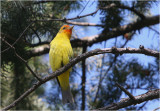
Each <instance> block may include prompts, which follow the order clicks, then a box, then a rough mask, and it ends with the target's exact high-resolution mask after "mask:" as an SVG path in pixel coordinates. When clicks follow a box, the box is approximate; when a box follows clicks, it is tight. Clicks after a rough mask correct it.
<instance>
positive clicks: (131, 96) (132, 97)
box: [116, 83, 136, 101]
mask: <svg viewBox="0 0 160 111" xmlns="http://www.w3.org/2000/svg"><path fill="white" fill-rule="evenodd" d="M116 85H117V86H118V87H119V88H120V89H121V90H122V91H123V92H125V93H126V94H127V95H128V96H129V98H130V99H132V100H133V101H136V99H135V97H134V96H133V95H132V94H131V93H130V92H128V91H127V90H126V89H125V88H124V87H122V86H121V85H119V84H118V83H116Z"/></svg>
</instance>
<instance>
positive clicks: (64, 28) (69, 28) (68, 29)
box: [60, 25, 74, 36]
mask: <svg viewBox="0 0 160 111" xmlns="http://www.w3.org/2000/svg"><path fill="white" fill-rule="evenodd" d="M73 27H74V26H69V25H63V26H62V27H61V29H60V32H63V33H66V34H67V35H69V36H71V34H72V29H73Z"/></svg>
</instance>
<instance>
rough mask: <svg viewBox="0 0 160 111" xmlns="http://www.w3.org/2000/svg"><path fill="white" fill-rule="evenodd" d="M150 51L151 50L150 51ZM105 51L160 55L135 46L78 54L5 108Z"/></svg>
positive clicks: (6, 108) (9, 107)
mask: <svg viewBox="0 0 160 111" xmlns="http://www.w3.org/2000/svg"><path fill="white" fill-rule="evenodd" d="M148 51H149V52H148ZM104 53H121V54H123V53H147V55H154V56H156V57H158V52H157V51H150V50H149V49H145V48H144V49H143V48H141V49H135V48H105V49H96V50H93V51H89V52H86V53H84V54H82V55H79V56H77V57H76V58H74V59H72V60H71V61H70V63H68V64H67V65H65V66H64V67H62V68H60V69H59V70H57V71H55V72H53V73H52V74H49V75H48V76H47V77H45V78H43V79H41V81H38V82H37V83H35V84H34V85H33V86H32V87H31V88H30V89H28V90H27V91H26V92H24V93H23V94H22V95H21V96H20V97H19V98H17V99H16V100H15V101H14V102H12V103H11V104H10V105H8V106H7V107H5V108H4V109H3V110H8V109H11V108H13V107H14V106H16V104H18V103H19V102H20V101H21V100H22V99H24V98H25V97H27V96H28V95H29V94H30V93H32V92H33V91H34V90H36V89H37V88H38V87H39V86H40V85H42V84H44V83H45V82H47V81H49V80H51V79H53V78H55V77H57V76H59V75H60V74H62V73H63V72H65V71H66V70H68V69H69V68H70V67H72V66H73V65H75V64H76V63H78V62H80V61H82V60H84V59H86V58H88V57H90V56H93V55H98V54H104Z"/></svg>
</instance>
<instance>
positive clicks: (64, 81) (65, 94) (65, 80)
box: [58, 70, 74, 104]
mask: <svg viewBox="0 0 160 111" xmlns="http://www.w3.org/2000/svg"><path fill="white" fill-rule="evenodd" d="M58 81H59V84H60V86H61V89H62V102H63V104H65V103H74V99H73V96H72V93H71V90H70V85H69V70H68V71H66V72H64V73H63V74H61V75H60V76H58Z"/></svg>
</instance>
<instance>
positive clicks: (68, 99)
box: [62, 87, 74, 104]
mask: <svg viewBox="0 0 160 111" xmlns="http://www.w3.org/2000/svg"><path fill="white" fill-rule="evenodd" d="M62 102H63V104H65V103H74V99H73V96H72V93H71V90H70V87H68V88H67V89H65V90H64V89H62Z"/></svg>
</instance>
